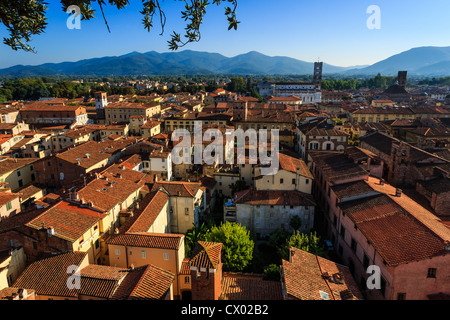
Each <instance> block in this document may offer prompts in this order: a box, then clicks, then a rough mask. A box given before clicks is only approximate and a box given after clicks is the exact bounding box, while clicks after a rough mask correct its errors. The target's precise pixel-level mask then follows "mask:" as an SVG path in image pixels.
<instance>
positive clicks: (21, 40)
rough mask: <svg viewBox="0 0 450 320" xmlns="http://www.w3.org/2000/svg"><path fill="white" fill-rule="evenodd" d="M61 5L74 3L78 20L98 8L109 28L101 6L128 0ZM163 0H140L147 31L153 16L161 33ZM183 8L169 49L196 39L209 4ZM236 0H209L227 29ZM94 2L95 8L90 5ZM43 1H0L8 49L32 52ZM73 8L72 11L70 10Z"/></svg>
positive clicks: (201, 1)
mask: <svg viewBox="0 0 450 320" xmlns="http://www.w3.org/2000/svg"><path fill="white" fill-rule="evenodd" d="M60 2H61V5H62V9H63V11H64V12H67V10H68V8H69V7H71V6H73V5H76V6H78V7H79V8H80V13H81V16H82V18H81V19H82V20H90V19H93V18H95V15H96V11H97V10H98V9H100V11H101V14H102V16H103V19H104V21H105V24H106V27H107V29H108V31H109V25H108V20H107V18H106V17H105V14H104V10H103V8H104V7H105V6H108V5H109V6H112V7H116V8H117V9H118V10H122V9H125V8H126V7H127V5H128V4H129V0H108V1H107V2H105V0H60ZM163 2H164V0H142V10H141V11H139V12H140V13H141V14H142V15H143V19H142V24H143V25H144V28H145V29H147V31H148V32H150V31H151V30H152V29H153V28H154V19H155V18H156V19H157V20H158V22H157V23H159V25H160V26H161V35H163V34H164V27H165V24H166V20H167V17H166V14H165V13H164V9H163ZM184 3H185V6H184V10H182V11H181V17H182V19H183V20H184V21H186V28H185V31H184V35H183V36H182V35H181V34H180V33H177V32H176V31H173V33H172V35H171V40H170V41H168V46H169V49H171V50H177V49H178V48H179V47H183V46H185V45H186V44H188V43H190V42H198V41H200V38H201V32H200V26H201V25H202V23H203V18H204V17H205V15H206V9H207V7H208V5H209V4H210V3H209V2H208V0H189V1H188V0H185V1H184ZM237 3H238V1H237V0H213V1H212V4H215V5H217V6H220V5H222V4H228V5H226V6H225V16H226V18H227V20H228V25H229V26H228V30H230V29H235V30H236V29H237V26H238V24H239V23H240V22H239V21H238V20H237V19H236V8H237ZM92 5H95V6H96V7H97V9H94V8H93V7H92ZM47 9H48V8H47V3H46V2H45V1H44V0H23V1H15V0H7V1H1V2H0V22H1V23H3V25H4V26H5V27H6V29H7V31H8V33H9V37H5V38H3V43H4V44H6V45H7V46H9V47H11V49H13V50H15V51H17V50H24V51H27V52H36V51H35V49H34V48H32V47H31V46H30V45H29V44H28V43H29V42H30V41H31V37H32V36H34V35H39V34H41V33H43V32H45V29H46V27H47V16H46V11H47ZM72 12H73V11H72Z"/></svg>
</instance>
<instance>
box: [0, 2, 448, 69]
mask: <svg viewBox="0 0 450 320" xmlns="http://www.w3.org/2000/svg"><path fill="white" fill-rule="evenodd" d="M210 1H211V0H210ZM47 2H48V3H49V4H48V13H47V15H48V18H49V19H48V26H47V29H46V32H45V33H43V34H41V35H38V36H35V37H33V41H32V42H31V45H32V46H33V47H35V49H36V50H37V52H38V53H37V54H33V53H25V52H15V51H12V50H11V49H10V48H9V47H7V46H5V45H4V44H0V68H5V67H9V66H12V65H16V64H24V65H37V64H41V63H46V62H63V61H78V60H81V59H87V58H95V57H103V56H116V55H122V54H126V53H129V52H132V51H138V52H147V51H152V50H154V51H157V52H167V51H169V49H168V47H167V40H169V39H170V34H171V33H172V31H173V30H175V31H177V32H179V33H182V32H183V30H184V27H185V25H184V24H183V23H184V21H183V20H182V19H181V14H180V11H181V10H182V9H183V2H182V1H181V2H180V1H175V0H165V1H164V2H162V7H163V9H164V10H165V12H166V15H167V23H166V30H165V34H164V35H163V36H160V35H159V33H160V31H161V29H160V27H159V26H158V25H157V24H155V25H156V27H155V29H153V30H152V32H150V33H148V32H147V31H146V30H145V29H144V27H143V25H142V23H141V19H142V16H141V14H140V13H139V10H140V9H141V7H142V1H140V0H130V5H129V6H128V7H127V8H125V9H123V10H120V11H118V10H117V9H115V8H113V7H108V8H106V10H105V14H106V17H107V19H108V23H109V26H110V29H111V33H108V31H107V28H106V26H105V23H104V21H103V19H102V17H101V13H100V11H98V12H97V19H93V20H91V21H82V22H81V30H76V29H74V30H69V29H68V28H67V27H66V20H67V18H68V16H69V15H68V14H67V13H65V12H63V11H62V9H61V4H60V2H59V1H56V0H48V1H47ZM370 5H378V6H379V7H380V9H381V29H379V30H370V29H368V28H367V26H366V21H367V19H368V18H369V16H370V14H367V13H366V10H367V8H368V7H369V6H370ZM93 8H94V9H98V6H96V5H94V6H93ZM237 15H238V20H240V21H241V23H240V24H239V28H238V30H237V31H234V30H231V31H227V27H228V25H227V21H226V17H225V15H224V6H223V5H222V6H221V7H217V6H215V5H210V6H209V11H208V13H207V16H206V18H205V20H204V24H203V26H202V29H201V31H202V39H201V41H200V42H199V43H192V44H189V45H187V46H186V47H184V48H183V49H189V50H195V51H207V52H217V53H221V54H223V55H225V56H227V57H231V56H236V55H238V54H242V53H246V52H249V51H253V50H255V51H259V52H261V53H263V54H266V55H269V56H289V57H292V58H296V59H300V60H304V61H317V60H318V59H320V60H321V61H324V62H326V63H329V64H333V65H338V66H353V65H362V64H373V63H375V62H378V61H380V60H382V59H385V58H387V57H389V56H391V55H393V54H397V53H400V52H402V51H406V50H409V49H411V48H413V47H420V46H450V19H449V15H450V1H448V0H430V1H419V0H394V1H392V0H391V1H387V0H341V1H338V0H315V1H305V0H278V1H275V0H271V1H268V0H239V2H238V9H237ZM5 34H6V33H5V28H4V27H3V26H0V35H1V36H2V37H3V36H4V35H5ZM183 49H181V50H183Z"/></svg>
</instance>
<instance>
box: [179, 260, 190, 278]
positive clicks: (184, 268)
mask: <svg viewBox="0 0 450 320" xmlns="http://www.w3.org/2000/svg"><path fill="white" fill-rule="evenodd" d="M179 274H180V275H190V274H191V269H190V267H189V258H184V259H183V262H182V263H181V268H180V272H179Z"/></svg>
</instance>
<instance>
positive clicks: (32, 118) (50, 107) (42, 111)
mask: <svg viewBox="0 0 450 320" xmlns="http://www.w3.org/2000/svg"><path fill="white" fill-rule="evenodd" d="M20 116H21V117H22V120H23V121H24V122H25V123H27V124H30V125H34V126H37V125H39V126H45V125H72V126H84V125H85V124H87V123H88V116H87V113H86V108H84V107H82V106H78V105H75V106H73V105H65V104H49V103H44V102H33V103H30V104H25V105H24V106H23V107H22V108H21V109H20Z"/></svg>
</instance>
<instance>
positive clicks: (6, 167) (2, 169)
mask: <svg viewBox="0 0 450 320" xmlns="http://www.w3.org/2000/svg"><path fill="white" fill-rule="evenodd" d="M38 160H39V159H38V158H35V159H33V158H15V159H13V158H4V160H3V159H0V174H5V173H8V172H11V171H14V170H17V169H20V168H22V167H24V166H26V165H29V164H32V163H34V162H36V161H38Z"/></svg>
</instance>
